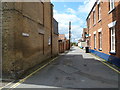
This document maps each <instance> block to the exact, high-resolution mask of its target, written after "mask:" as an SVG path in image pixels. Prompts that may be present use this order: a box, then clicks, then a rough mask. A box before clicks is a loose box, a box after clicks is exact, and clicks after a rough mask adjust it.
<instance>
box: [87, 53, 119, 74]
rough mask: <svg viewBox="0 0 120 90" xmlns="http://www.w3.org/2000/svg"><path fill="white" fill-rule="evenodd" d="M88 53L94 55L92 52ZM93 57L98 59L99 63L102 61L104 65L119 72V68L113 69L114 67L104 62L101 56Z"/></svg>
mask: <svg viewBox="0 0 120 90" xmlns="http://www.w3.org/2000/svg"><path fill="white" fill-rule="evenodd" d="M89 54H91V55H93V56H95V55H94V54H92V53H89ZM95 59H97V60H98V61H100V62H101V63H103V64H104V65H106V66H107V67H109V68H111V69H112V70H114V71H115V72H117V73H119V74H120V71H119V70H117V69H115V68H114V67H112V66H110V65H109V64H107V63H105V61H106V60H104V59H102V58H100V57H98V56H95Z"/></svg>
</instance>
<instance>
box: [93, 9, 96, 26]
mask: <svg viewBox="0 0 120 90" xmlns="http://www.w3.org/2000/svg"><path fill="white" fill-rule="evenodd" d="M95 24H96V15H95V10H94V11H93V25H95Z"/></svg>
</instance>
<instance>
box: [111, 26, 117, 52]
mask: <svg viewBox="0 0 120 90" xmlns="http://www.w3.org/2000/svg"><path fill="white" fill-rule="evenodd" d="M112 31H113V32H114V33H113V32H112ZM115 38H116V37H115V26H114V27H111V28H110V39H111V43H110V45H111V47H110V52H113V53H115V52H116V46H115V45H116V43H115V41H116V40H115ZM113 45H114V46H113Z"/></svg>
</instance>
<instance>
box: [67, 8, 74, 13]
mask: <svg viewBox="0 0 120 90" xmlns="http://www.w3.org/2000/svg"><path fill="white" fill-rule="evenodd" d="M67 12H68V13H71V14H75V13H76V11H75V10H73V9H72V8H68V9H67Z"/></svg>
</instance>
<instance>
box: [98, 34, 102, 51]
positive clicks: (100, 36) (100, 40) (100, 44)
mask: <svg viewBox="0 0 120 90" xmlns="http://www.w3.org/2000/svg"><path fill="white" fill-rule="evenodd" d="M99 50H102V33H101V32H99Z"/></svg>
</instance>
